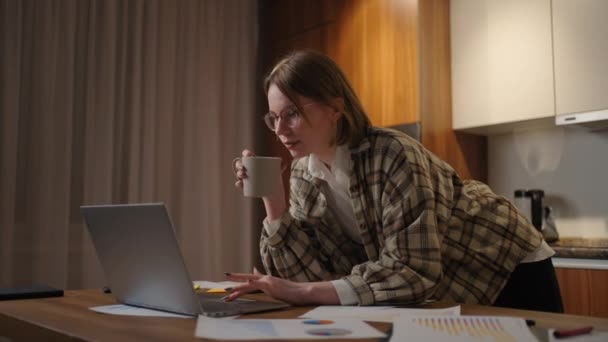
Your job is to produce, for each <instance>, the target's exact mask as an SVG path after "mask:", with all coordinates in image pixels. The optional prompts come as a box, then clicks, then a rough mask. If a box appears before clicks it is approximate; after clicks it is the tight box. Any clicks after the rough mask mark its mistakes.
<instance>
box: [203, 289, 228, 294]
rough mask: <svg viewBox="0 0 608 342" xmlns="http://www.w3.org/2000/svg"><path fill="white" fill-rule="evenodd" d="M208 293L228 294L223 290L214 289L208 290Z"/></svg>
mask: <svg viewBox="0 0 608 342" xmlns="http://www.w3.org/2000/svg"><path fill="white" fill-rule="evenodd" d="M207 292H209V293H226V290H224V289H222V288H213V289H209V290H207Z"/></svg>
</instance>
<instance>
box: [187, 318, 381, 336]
mask: <svg viewBox="0 0 608 342" xmlns="http://www.w3.org/2000/svg"><path fill="white" fill-rule="evenodd" d="M195 336H196V337H200V338H206V339H214V340H261V339H263V340H274V339H281V340H284V339H307V340H311V339H324V340H327V339H357V338H380V337H385V336H386V335H385V334H383V333H382V332H380V331H378V330H376V329H375V328H373V327H371V326H370V325H368V324H367V323H365V322H363V321H361V320H354V319H333V320H318V319H234V320H229V321H228V320H221V319H216V318H210V317H205V316H198V320H197V322H196V331H195Z"/></svg>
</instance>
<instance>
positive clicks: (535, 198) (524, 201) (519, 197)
mask: <svg viewBox="0 0 608 342" xmlns="http://www.w3.org/2000/svg"><path fill="white" fill-rule="evenodd" d="M543 197H545V192H544V191H543V190H540V189H532V190H522V189H518V190H515V206H516V207H517V208H518V209H519V210H520V211H521V212H522V214H524V215H525V216H526V217H527V218H528V221H530V223H532V225H533V226H534V228H536V230H538V231H541V230H542V229H543V216H544V215H543V212H544V210H543Z"/></svg>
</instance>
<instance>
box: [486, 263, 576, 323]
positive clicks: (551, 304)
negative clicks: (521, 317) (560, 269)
mask: <svg viewBox="0 0 608 342" xmlns="http://www.w3.org/2000/svg"><path fill="white" fill-rule="evenodd" d="M494 306H501V307H507V308H514V309H525V310H536V311H546V312H558V313H563V312H564V306H563V304H562V296H561V294H560V292H559V284H558V283H557V276H556V275H555V268H553V263H552V262H551V258H548V259H545V260H541V261H536V262H530V263H523V264H519V265H518V266H517V267H516V268H515V270H514V271H513V273H511V276H510V277H509V280H508V281H507V285H505V287H504V288H503V289H502V291H501V292H500V294H499V295H498V298H496V301H494Z"/></svg>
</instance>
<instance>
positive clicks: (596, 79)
mask: <svg viewBox="0 0 608 342" xmlns="http://www.w3.org/2000/svg"><path fill="white" fill-rule="evenodd" d="M553 42H554V43H553V44H554V46H553V53H554V63H555V103H556V111H557V114H570V113H579V112H588V111H597V110H602V109H608V1H607V0H576V1H573V0H553Z"/></svg>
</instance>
